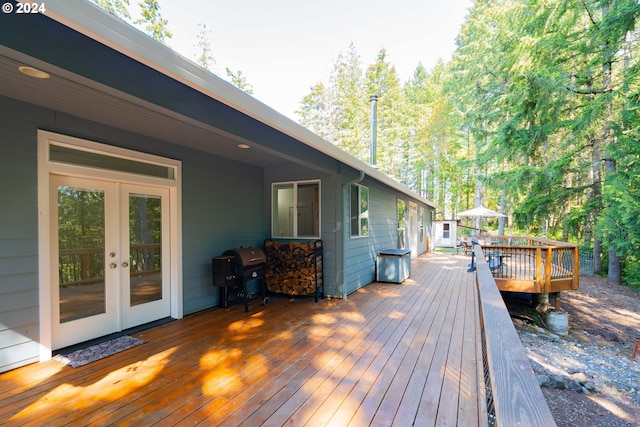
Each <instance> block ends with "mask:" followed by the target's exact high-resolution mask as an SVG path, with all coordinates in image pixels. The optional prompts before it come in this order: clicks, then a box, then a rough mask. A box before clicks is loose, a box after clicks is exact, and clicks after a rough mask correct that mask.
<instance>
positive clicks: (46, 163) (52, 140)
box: [38, 129, 183, 362]
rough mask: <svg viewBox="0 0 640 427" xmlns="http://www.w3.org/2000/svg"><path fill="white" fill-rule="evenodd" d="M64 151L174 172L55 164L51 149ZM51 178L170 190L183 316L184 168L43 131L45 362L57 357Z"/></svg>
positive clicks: (176, 290) (173, 309) (178, 308)
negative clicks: (152, 173) (158, 173)
mask: <svg viewBox="0 0 640 427" xmlns="http://www.w3.org/2000/svg"><path fill="white" fill-rule="evenodd" d="M51 146H61V147H65V148H71V149H73V150H78V151H83V152H87V153H92V154H96V155H98V156H107V157H112V158H117V159H123V160H124V161H132V162H137V163H141V164H151V165H155V166H160V167H166V168H167V169H171V170H172V171H173V176H172V177H171V178H161V177H157V176H146V175H141V174H134V173H131V172H123V171H118V170H110V169H102V168H94V167H89V166H83V165H78V164H69V163H62V162H54V161H51V159H50V147H51ZM51 175H66V176H74V177H81V178H90V179H98V180H104V181H112V182H121V183H128V184H134V185H135V184H141V185H146V186H151V187H162V188H166V189H168V190H169V218H170V239H171V241H170V246H171V253H170V258H171V266H170V268H171V273H170V299H171V302H170V316H171V317H172V318H175V319H180V318H182V316H183V307H182V306H183V304H182V232H181V230H182V191H181V189H182V162H180V161H178V160H173V159H168V158H164V157H160V156H155V155H150V154H145V153H141V152H138V151H134V150H129V149H124V148H119V147H115V146H111V145H106V144H101V143H98V142H94V141H89V140H86V139H81V138H75V137H71V136H67V135H62V134H58V133H53V132H49V131H45V130H40V129H39V130H38V213H39V215H38V254H39V256H38V258H39V260H38V267H39V291H40V292H39V304H38V310H39V316H40V340H39V345H40V351H39V353H40V361H41V362H43V361H46V360H49V359H51V357H52V352H53V348H52V309H51V293H52V283H51V280H50V279H51V274H50V272H51V269H52V268H54V266H53V265H52V264H53V263H52V260H51V255H52V254H51V244H52V242H51V240H52V239H51V221H50V217H51V216H50V210H51V209H50V202H49V201H50V189H49V180H50V179H49V177H50V176H51Z"/></svg>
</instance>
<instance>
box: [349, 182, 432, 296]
mask: <svg viewBox="0 0 640 427" xmlns="http://www.w3.org/2000/svg"><path fill="white" fill-rule="evenodd" d="M360 184H361V185H364V186H366V187H368V188H369V236H367V237H356V238H351V232H350V227H349V208H348V207H349V205H350V200H349V197H350V194H349V191H348V190H345V191H344V203H345V206H346V208H345V215H344V221H345V224H346V227H345V229H344V233H343V234H344V241H345V250H344V258H345V261H344V264H345V268H344V271H345V285H346V290H347V294H349V293H352V292H354V291H356V290H357V289H359V288H361V287H363V286H365V285H367V284H369V283H371V282H372V281H374V280H375V268H376V256H377V254H378V253H379V252H380V251H381V250H385V249H390V248H397V247H398V229H397V228H398V219H397V201H398V199H401V200H404V201H406V202H409V201H410V200H411V199H409V198H408V197H407V196H406V195H402V194H398V193H397V192H395V191H392V190H390V189H389V188H388V187H385V186H382V185H379V184H376V183H374V182H371V181H370V180H367V179H365V180H364V181H363V182H361V183H360ZM411 201H414V202H416V201H415V200H411ZM416 203H417V202H416ZM420 207H422V208H424V209H425V233H427V232H428V229H429V230H430V226H428V222H429V220H430V218H431V214H430V211H429V209H431V208H427V206H426V205H423V204H420V203H418V209H420ZM407 221H408V217H407ZM427 235H428V234H427ZM426 250H427V246H426V240H425V241H423V242H420V241H418V251H419V253H423V252H425V251H426Z"/></svg>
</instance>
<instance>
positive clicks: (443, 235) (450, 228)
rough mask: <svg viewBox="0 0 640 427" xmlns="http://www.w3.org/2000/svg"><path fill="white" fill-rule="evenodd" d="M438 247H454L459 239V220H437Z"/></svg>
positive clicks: (436, 240)
mask: <svg viewBox="0 0 640 427" xmlns="http://www.w3.org/2000/svg"><path fill="white" fill-rule="evenodd" d="M434 234H435V236H434V237H435V239H434V240H435V245H436V247H444V248H453V247H455V246H456V242H457V240H458V221H456V220H455V219H444V220H439V221H436V222H435V233H434Z"/></svg>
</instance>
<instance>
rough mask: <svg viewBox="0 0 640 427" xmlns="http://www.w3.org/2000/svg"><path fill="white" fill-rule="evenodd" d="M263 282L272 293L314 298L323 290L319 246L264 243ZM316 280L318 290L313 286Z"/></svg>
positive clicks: (312, 244)
mask: <svg viewBox="0 0 640 427" xmlns="http://www.w3.org/2000/svg"><path fill="white" fill-rule="evenodd" d="M264 246H265V248H264V252H265V255H266V257H267V264H266V266H265V273H264V279H265V282H266V283H267V288H268V289H269V291H271V292H275V293H281V294H287V295H314V294H316V292H317V291H318V289H319V288H321V287H322V244H321V242H320V241H310V242H307V243H300V242H290V243H281V242H273V241H271V240H267V241H266V242H265V245H264ZM316 277H317V281H318V283H317V286H316Z"/></svg>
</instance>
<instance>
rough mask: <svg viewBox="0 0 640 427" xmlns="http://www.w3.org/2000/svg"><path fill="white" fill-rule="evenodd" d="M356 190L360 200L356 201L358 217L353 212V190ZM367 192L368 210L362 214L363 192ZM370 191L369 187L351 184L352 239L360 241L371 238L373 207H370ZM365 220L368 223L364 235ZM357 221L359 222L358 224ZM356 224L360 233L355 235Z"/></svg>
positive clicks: (350, 218) (350, 230) (350, 232)
mask: <svg viewBox="0 0 640 427" xmlns="http://www.w3.org/2000/svg"><path fill="white" fill-rule="evenodd" d="M354 188H356V189H357V198H358V200H356V206H358V212H357V215H354V212H353V202H354V200H353V189H354ZM363 190H366V197H367V210H366V211H365V212H362V191H363ZM369 194H370V191H369V187H367V186H366V185H360V184H351V188H349V235H350V237H351V238H352V239H360V238H366V237H369V230H370V228H371V227H370V225H371V223H370V221H369V212H370V211H371V207H370V204H369V203H370V197H369ZM363 220H365V221H366V224H367V226H366V233H363V231H362V228H363V227H362V221H363ZM356 221H357V222H356ZM354 222H356V224H357V229H358V233H357V234H354V233H353V230H354Z"/></svg>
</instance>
